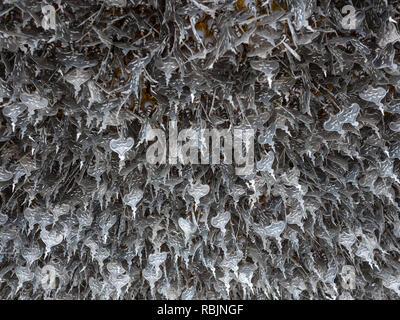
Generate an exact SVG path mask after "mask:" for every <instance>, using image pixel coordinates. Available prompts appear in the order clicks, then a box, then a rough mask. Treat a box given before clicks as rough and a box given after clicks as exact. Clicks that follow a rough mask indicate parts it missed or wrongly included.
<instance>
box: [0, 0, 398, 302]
mask: <svg viewBox="0 0 400 320" xmlns="http://www.w3.org/2000/svg"><path fill="white" fill-rule="evenodd" d="M352 4H353V6H354V8H355V11H356V15H355V16H354V19H356V20H355V28H354V29H350V30H349V29H347V28H344V27H343V24H342V21H343V19H344V16H345V15H346V13H342V12H341V9H342V8H343V7H344V6H345V5H349V2H347V1H331V0H320V1H316V0H290V1H289V0H279V1H278V0H274V1H273V0H267V1H259V0H237V1H236V0H143V1H141V0H101V1H95V0H87V1H74V0H54V1H51V0H46V1H36V0H3V1H0V298H3V299H14V298H17V299H42V298H50V299H154V298H163V299H353V298H355V299H383V298H398V297H399V295H400V260H399V257H400V241H399V239H400V216H399V212H400V208H399V201H400V181H399V169H400V139H399V138H400V115H399V114H400V65H399V64H398V63H399V49H400V43H399V40H400V35H399V32H398V22H399V17H400V14H399V10H400V7H399V4H398V2H397V1H393V0H387V1H384V0H366V1H361V0H360V1H356V0H355V1H353V2H352ZM44 5H51V6H53V8H54V9H55V13H56V24H55V26H52V25H51V24H49V23H47V22H46V23H43V19H45V18H46V17H44V13H43V11H42V7H43V6H44ZM46 21H47V20H46ZM172 120H176V121H177V123H178V126H179V128H180V129H184V128H188V127H190V128H210V129H211V128H215V129H227V128H233V127H237V126H242V127H243V126H244V127H251V128H253V129H254V130H255V132H256V138H255V166H254V172H253V173H252V174H250V175H247V176H239V175H236V174H235V170H234V169H235V166H234V165H228V164H220V165H201V164H198V165H195V164H187V165H182V164H179V163H178V164H174V165H170V164H161V165H157V164H156V165H150V164H149V163H148V162H147V161H146V150H147V148H148V146H149V143H148V142H147V141H146V139H145V136H146V128H147V126H149V125H150V126H152V127H155V128H160V129H162V130H164V131H165V132H166V133H167V132H168V124H169V122H170V121H172ZM49 266H51V270H52V272H53V273H54V274H53V275H54V276H55V285H54V286H50V287H49V286H44V285H43V269H46V270H50V269H49ZM349 268H350V269H349ZM344 270H353V276H354V278H355V281H354V285H353V286H351V285H350V284H351V281H350V284H349V282H348V281H347V280H346V277H345V276H344V274H343V272H344Z"/></svg>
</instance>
